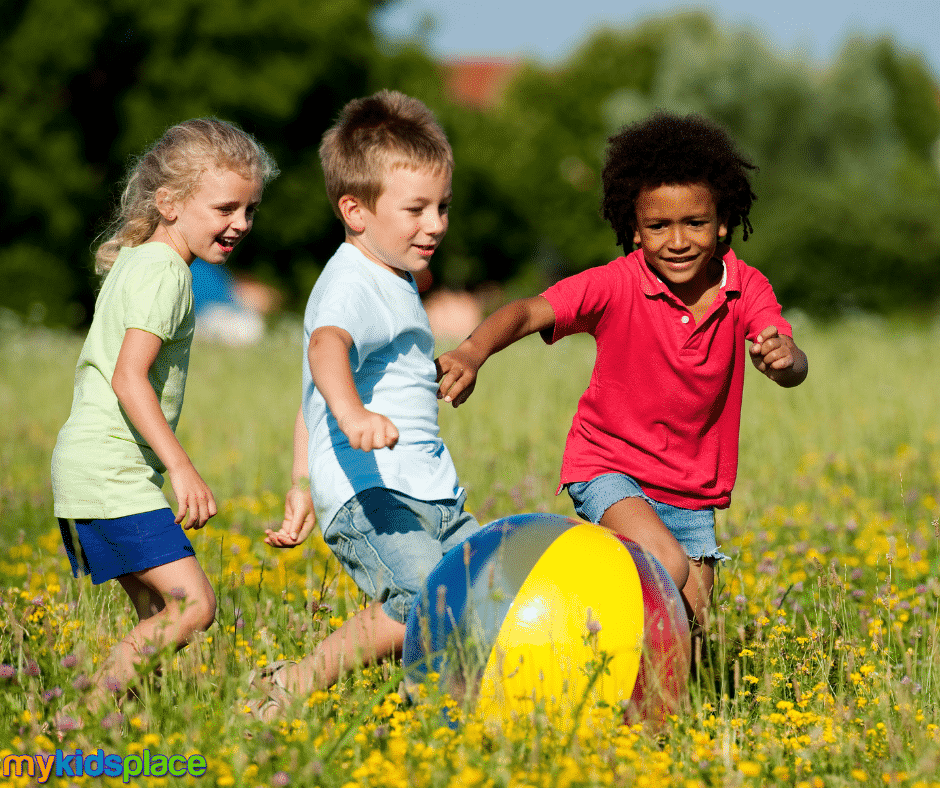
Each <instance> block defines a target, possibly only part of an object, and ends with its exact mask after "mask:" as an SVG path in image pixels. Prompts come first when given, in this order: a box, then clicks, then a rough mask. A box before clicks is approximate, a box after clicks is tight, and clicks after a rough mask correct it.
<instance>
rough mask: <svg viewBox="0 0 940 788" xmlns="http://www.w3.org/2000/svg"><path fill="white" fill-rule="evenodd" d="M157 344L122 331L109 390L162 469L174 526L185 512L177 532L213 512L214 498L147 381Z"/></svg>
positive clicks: (139, 334) (141, 335)
mask: <svg viewBox="0 0 940 788" xmlns="http://www.w3.org/2000/svg"><path fill="white" fill-rule="evenodd" d="M162 345H163V340H161V339H160V337H158V336H157V335H156V334H151V333H150V332H149V331H143V330H142V329H139V328H129V329H127V331H126V332H125V333H124V340H123V342H122V343H121V350H120V351H119V352H118V358H117V363H116V364H115V367H114V375H113V376H112V377H111V388H112V389H113V390H114V393H115V395H116V396H117V398H118V402H119V403H120V404H121V407H122V408H123V409H124V412H125V413H126V414H127V417H128V418H129V419H130V420H131V424H133V425H134V427H135V429H136V430H137V431H138V432H139V433H140V434H141V436H142V437H143V439H144V440H145V441H146V442H147V445H148V446H150V448H151V449H153V451H154V453H155V454H156V455H157V457H159V458H160V462H162V463H163V464H164V466H166V470H167V475H168V476H169V477H170V484H171V486H172V487H173V493H174V495H176V500H177V502H178V504H179V509H178V510H177V512H176V522H178V523H182V522H183V520H184V519H185V518H186V515H187V512H188V515H189V517H188V521H187V522H186V523H184V525H183V528H202V527H203V526H204V525H205V524H206V522H208V520H209V518H210V517H213V516H214V515H215V514H216V512H217V509H216V505H215V498H214V497H213V496H212V491H211V490H210V489H209V486H208V485H207V484H206V483H205V482H204V481H203V480H202V477H201V476H200V475H199V474H198V473H197V471H196V469H195V467H193V464H192V462H191V460H190V459H189V455H187V454H186V452H185V451H184V450H183V447H182V446H181V445H180V442H179V441H178V440H177V438H176V435H175V434H174V432H173V430H172V429H171V428H170V425H169V424H168V423H167V420H166V417H165V416H164V415H163V411H162V410H161V409H160V402H159V400H158V399H157V394H156V392H155V391H154V390H153V386H151V385H150V380H149V378H148V374H149V372H150V368H151V367H152V366H153V363H154V361H156V358H157V354H158V353H159V352H160V348H161V347H162Z"/></svg>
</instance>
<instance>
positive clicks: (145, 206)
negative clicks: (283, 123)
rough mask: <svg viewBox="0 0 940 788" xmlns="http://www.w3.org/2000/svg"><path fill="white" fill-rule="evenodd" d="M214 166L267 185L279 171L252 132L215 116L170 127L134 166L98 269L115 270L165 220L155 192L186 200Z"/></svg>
mask: <svg viewBox="0 0 940 788" xmlns="http://www.w3.org/2000/svg"><path fill="white" fill-rule="evenodd" d="M210 167H217V168H219V169H223V170H232V171H233V172H237V173H238V174H239V175H242V176H243V177H245V178H258V179H259V180H260V181H261V184H262V186H264V185H266V184H267V183H268V182H269V181H271V180H272V179H273V178H275V177H276V176H277V174H278V170H277V166H276V165H275V163H274V159H272V158H271V156H270V155H269V154H268V153H267V151H265V149H264V148H263V147H261V145H260V144H259V143H258V142H257V140H255V139H254V137H252V136H251V135H250V134H248V133H246V132H244V131H242V130H241V129H239V128H238V127H237V126H235V125H233V124H231V123H228V122H226V121H224V120H218V119H216V118H194V119H193V120H187V121H184V122H183V123H179V124H177V125H176V126H172V127H171V128H169V129H167V131H166V132H165V133H164V135H163V136H162V137H161V138H160V139H159V140H158V141H157V142H156V143H154V145H153V146H152V147H151V148H150V149H149V150H147V151H145V152H144V153H143V154H142V155H141V156H140V157H139V158H137V159H136V160H135V161H134V163H133V165H132V166H131V168H130V170H129V172H128V174H127V178H126V181H125V186H124V191H123V193H122V194H121V200H120V203H119V204H118V208H117V210H116V211H115V215H114V218H113V220H112V221H111V223H110V225H109V226H108V229H107V230H105V231H104V232H103V233H102V234H101V236H100V237H104V238H106V239H107V240H105V241H104V242H102V243H101V244H100V245H99V246H98V248H97V250H96V251H95V271H96V272H97V273H99V274H106V273H107V272H108V271H110V270H111V266H112V265H114V261H115V260H116V259H117V256H118V253H119V252H120V251H121V247H122V246H139V245H140V244H142V243H144V241H146V240H147V239H148V238H150V236H152V235H153V233H154V231H155V230H156V229H157V226H158V225H159V223H160V218H161V217H160V212H159V211H158V210H157V200H156V194H157V190H158V189H160V188H164V187H165V188H167V189H168V190H169V191H170V193H171V194H172V195H173V198H174V199H176V200H185V199H186V198H187V197H188V196H189V195H191V194H192V193H193V192H194V191H195V190H196V188H197V187H198V184H199V178H200V177H201V176H202V173H204V172H205V171H206V170H207V169H209V168H210Z"/></svg>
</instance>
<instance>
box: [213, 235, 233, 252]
mask: <svg viewBox="0 0 940 788" xmlns="http://www.w3.org/2000/svg"><path fill="white" fill-rule="evenodd" d="M215 242H216V243H217V244H218V245H219V248H220V249H221V250H222V251H223V252H231V251H232V250H233V249H234V248H235V245H236V244H237V243H238V238H216V239H215Z"/></svg>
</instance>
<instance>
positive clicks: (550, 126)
mask: <svg viewBox="0 0 940 788" xmlns="http://www.w3.org/2000/svg"><path fill="white" fill-rule="evenodd" d="M655 108H665V109H667V110H670V111H674V112H681V113H685V112H698V113H701V114H703V115H705V116H707V117H711V118H713V119H714V120H716V121H718V122H720V123H722V124H723V125H725V126H726V127H727V128H729V130H730V131H731V133H732V135H733V136H734V138H735V139H736V140H737V141H738V143H739V145H740V146H741V148H742V149H743V150H744V151H745V152H746V153H747V154H748V155H749V156H750V157H751V158H752V159H753V160H754V161H755V163H756V164H758V165H759V167H760V173H759V175H758V176H757V177H756V178H755V191H756V192H757V194H758V196H759V202H758V203H757V205H756V206H755V211H754V215H753V217H752V218H753V222H754V226H755V234H754V241H753V242H751V241H750V239H749V242H748V244H747V245H742V244H741V243H740V241H739V242H738V248H737V251H738V253H739V254H740V255H741V256H743V257H744V258H745V259H747V260H748V262H750V263H752V264H755V265H757V266H758V267H760V268H762V269H763V270H764V271H765V272H766V273H767V274H768V276H769V277H770V279H771V281H772V282H773V283H774V284H775V285H776V286H777V287H778V295H780V297H781V299H782V301H783V303H784V305H785V306H788V307H800V308H803V309H807V310H809V311H813V312H815V313H817V314H828V313H831V311H832V310H834V309H840V308H846V307H858V308H864V309H872V310H877V311H891V310H895V309H903V308H908V307H910V306H911V305H920V306H928V305H931V304H933V303H934V302H936V300H937V299H938V298H940V235H938V233H937V231H936V230H935V229H934V226H935V222H934V221H933V218H932V214H933V212H934V206H936V204H937V202H938V199H940V172H938V169H937V167H936V165H935V163H934V162H932V161H931V151H932V148H933V146H934V145H935V144H936V141H937V140H938V138H940V104H938V89H937V86H936V85H935V84H934V82H933V81H932V79H931V77H930V74H929V73H928V71H927V70H926V67H925V65H924V63H923V62H922V60H920V59H919V58H917V57H915V56H913V55H908V54H904V53H901V52H899V51H898V50H897V49H896V47H895V46H894V45H893V44H892V43H891V42H890V41H887V40H878V41H873V42H872V41H866V40H863V39H854V40H852V41H849V42H848V43H847V45H846V46H845V48H844V50H843V52H842V53H841V54H840V56H839V57H838V59H837V60H836V62H835V63H834V64H833V65H832V66H831V67H830V68H827V69H825V70H814V69H811V68H810V67H809V66H808V65H807V64H804V63H801V62H798V61H796V60H792V59H785V58H783V57H781V56H780V55H778V54H777V53H775V52H774V51H773V50H771V49H769V48H768V46H767V45H766V44H765V43H764V42H763V41H762V40H761V39H760V38H759V37H757V36H756V35H754V34H752V33H750V32H748V31H746V30H734V29H731V30H726V29H722V28H719V27H718V26H717V25H716V24H715V23H713V22H712V21H710V20H709V18H708V17H707V16H704V15H701V14H683V15H679V16H676V17H674V18H671V19H661V20H655V21H651V22H647V23H646V24H644V25H642V26H640V27H639V28H637V29H636V30H630V31H613V30H607V31H603V32H600V33H598V34H597V35H595V36H594V37H593V38H592V39H590V40H589V41H587V42H586V43H585V44H584V46H583V47H582V48H581V49H580V50H579V51H577V52H576V53H575V54H574V55H572V57H571V58H570V59H569V61H568V62H567V63H565V64H564V65H563V66H562V67H561V68H559V69H557V70H552V71H542V70H538V69H534V68H532V69H529V70H528V71H526V72H525V73H524V74H523V75H522V76H521V77H520V78H519V79H518V80H517V81H516V83H515V84H514V86H513V89H512V92H511V94H510V96H509V98H508V101H507V107H506V110H505V112H504V113H503V120H504V122H505V123H507V124H509V126H510V129H509V130H507V131H504V132H503V134H504V135H505V136H506V137H508V138H510V139H513V140H514V144H513V145H512V146H511V148H509V149H507V150H504V151H503V152H502V156H501V157H500V158H499V159H498V161H499V167H498V172H499V174H500V177H501V178H502V180H503V183H504V184H505V187H506V189H507V191H508V192H509V193H511V194H514V195H515V196H516V197H517V198H518V206H519V211H520V213H521V214H522V215H523V216H525V217H526V218H528V219H529V220H530V221H531V223H532V225H533V227H534V229H535V231H536V233H537V234H538V237H539V238H540V239H542V240H543V241H544V242H545V243H544V246H543V249H544V250H546V251H545V252H544V253H543V259H542V262H543V265H546V264H547V265H550V266H552V267H553V268H555V269H556V270H558V269H560V273H571V272H574V271H578V270H582V269H584V268H587V267H589V266H593V265H598V264H601V263H604V262H606V261H607V260H608V259H610V257H611V256H613V255H615V254H617V250H616V249H613V248H612V244H613V234H612V232H611V231H610V228H608V227H606V226H605V224H604V222H603V221H602V219H601V218H600V216H599V214H598V205H599V200H600V189H599V180H600V172H601V169H602V167H603V160H604V148H605V145H606V138H607V137H608V136H610V135H611V134H613V133H615V132H616V131H617V130H618V129H619V128H620V127H621V126H623V125H624V124H627V123H631V122H634V121H636V120H639V119H641V118H642V117H644V116H645V115H647V114H648V113H649V112H651V111H652V110H653V109H655ZM552 255H554V258H553V259H552Z"/></svg>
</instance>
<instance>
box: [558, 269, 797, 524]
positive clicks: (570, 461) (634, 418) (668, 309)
mask: <svg viewBox="0 0 940 788" xmlns="http://www.w3.org/2000/svg"><path fill="white" fill-rule="evenodd" d="M723 260H724V266H725V273H724V278H723V281H722V283H721V288H720V290H719V292H718V295H717V296H716V298H715V301H714V303H713V304H712V305H711V308H710V309H709V310H708V312H707V313H706V314H705V316H704V317H703V318H702V320H701V322H700V323H699V324H698V325H696V323H695V319H694V318H693V317H692V313H691V312H690V311H689V309H688V307H686V306H685V304H683V303H682V302H681V301H680V300H679V299H678V298H676V297H675V296H674V295H673V294H672V292H671V291H670V290H669V289H668V288H667V287H666V286H665V285H664V284H663V283H662V281H660V279H659V278H658V277H657V276H656V274H655V273H654V272H653V271H651V270H650V269H649V268H648V267H647V265H646V263H645V262H644V260H643V252H642V251H641V250H637V251H635V252H633V253H632V254H631V255H629V256H627V257H619V258H617V259H616V260H614V261H613V262H611V263H608V264H607V265H604V266H599V267H597V268H591V269H589V270H587V271H584V272H582V273H580V274H576V275H575V276H572V277H569V278H568V279H564V280H562V281H561V282H558V284H556V285H553V286H552V287H550V288H549V289H548V290H546V291H545V292H544V293H543V294H542V295H543V296H544V297H545V298H546V299H547V300H548V302H549V303H550V304H551V306H552V309H553V310H554V312H555V327H554V332H553V333H552V335H551V337H550V338H549V337H548V336H546V337H545V340H546V341H547V342H548V343H549V344H551V343H554V342H557V341H558V340H559V339H561V338H562V337H564V336H568V335H569V334H576V333H580V332H587V333H589V334H591V335H592V336H593V337H594V339H595V341H596V343H597V359H596V361H595V362H594V371H593V373H592V374H591V382H590V385H589V386H588V388H587V391H585V392H584V395H583V396H582V397H581V399H580V401H579V402H578V411H577V413H576V414H575V416H574V420H573V421H572V424H571V430H570V431H569V432H568V439H567V442H566V444H565V453H564V458H563V460H562V466H561V484H563V485H564V484H568V483H570V482H583V481H590V480H591V479H593V478H594V477H596V476H599V475H600V474H602V473H625V474H627V475H628V476H632V477H633V478H634V479H636V480H637V482H639V484H640V486H641V487H642V488H643V490H644V492H646V494H647V495H649V496H650V498H652V499H654V500H656V501H660V502H662V503H668V504H671V505H673V506H681V507H683V508H685V509H704V508H706V507H709V506H716V507H719V508H721V507H726V506H728V504H729V503H730V502H731V488H732V487H733V486H734V480H735V476H736V474H737V470H738V431H739V428H740V423H741V398H742V392H743V388H744V370H745V365H746V364H749V363H750V361H749V360H748V358H747V355H748V354H747V351H746V349H745V340H746V339H747V340H753V339H754V338H755V337H756V336H757V335H758V334H759V333H760V332H761V331H763V330H764V329H765V328H767V327H768V326H771V325H773V326H776V327H777V330H778V331H779V332H780V333H781V334H786V335H787V336H791V337H792V335H793V329H792V328H791V326H790V324H789V323H788V322H787V321H786V320H784V319H783V317H782V316H781V314H780V305H779V304H778V303H777V299H776V297H775V296H774V292H773V289H772V288H771V286H770V282H768V281H767V278H766V277H765V276H764V275H763V274H761V273H760V271H758V270H757V269H756V268H751V267H750V266H748V265H745V264H744V263H743V262H742V261H740V260H738V259H737V257H735V255H734V252H731V251H729V252H728V253H727V254H726V255H725V256H724V258H723ZM559 489H560V488H559Z"/></svg>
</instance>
